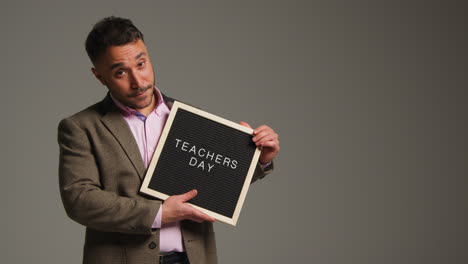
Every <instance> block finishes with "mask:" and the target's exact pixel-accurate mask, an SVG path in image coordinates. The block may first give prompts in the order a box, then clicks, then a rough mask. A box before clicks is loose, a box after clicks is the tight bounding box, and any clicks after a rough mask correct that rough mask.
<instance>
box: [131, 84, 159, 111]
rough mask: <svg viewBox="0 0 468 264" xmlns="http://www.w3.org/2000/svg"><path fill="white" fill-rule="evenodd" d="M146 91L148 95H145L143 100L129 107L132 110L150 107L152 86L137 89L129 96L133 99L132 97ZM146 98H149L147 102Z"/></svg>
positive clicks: (152, 98) (152, 93) (152, 95)
mask: <svg viewBox="0 0 468 264" xmlns="http://www.w3.org/2000/svg"><path fill="white" fill-rule="evenodd" d="M147 90H150V93H149V94H147V95H146V96H145V98H142V100H141V101H137V102H135V103H134V104H133V105H131V106H130V107H131V108H133V109H144V108H146V107H148V106H150V105H151V104H152V103H153V100H154V89H153V85H149V86H147V87H144V88H139V89H138V90H137V91H136V92H135V93H133V94H131V95H130V98H134V97H136V96H137V94H139V93H141V92H146V91H147ZM148 97H149V100H148ZM146 101H147V102H146ZM140 102H141V103H143V104H141V103H140Z"/></svg>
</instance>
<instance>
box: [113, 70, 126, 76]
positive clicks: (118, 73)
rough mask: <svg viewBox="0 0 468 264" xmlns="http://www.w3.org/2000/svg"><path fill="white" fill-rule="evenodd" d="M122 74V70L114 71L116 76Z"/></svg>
mask: <svg viewBox="0 0 468 264" xmlns="http://www.w3.org/2000/svg"><path fill="white" fill-rule="evenodd" d="M124 74H125V72H124V71H116V72H115V75H117V76H123V75H124Z"/></svg>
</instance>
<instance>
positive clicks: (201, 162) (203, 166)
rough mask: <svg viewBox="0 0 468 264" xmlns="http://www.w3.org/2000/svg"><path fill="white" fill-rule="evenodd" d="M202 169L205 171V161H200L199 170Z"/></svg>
mask: <svg viewBox="0 0 468 264" xmlns="http://www.w3.org/2000/svg"><path fill="white" fill-rule="evenodd" d="M200 167H202V169H203V170H205V163H204V162H203V161H200V164H198V166H197V169H198V168H200Z"/></svg>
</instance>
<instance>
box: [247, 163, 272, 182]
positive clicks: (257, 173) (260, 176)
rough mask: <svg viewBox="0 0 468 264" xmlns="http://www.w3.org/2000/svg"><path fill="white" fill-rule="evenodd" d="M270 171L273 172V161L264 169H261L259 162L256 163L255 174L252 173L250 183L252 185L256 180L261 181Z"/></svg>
mask: <svg viewBox="0 0 468 264" xmlns="http://www.w3.org/2000/svg"><path fill="white" fill-rule="evenodd" d="M272 171H273V161H272V162H271V163H270V164H269V165H268V166H266V167H265V168H262V166H261V165H260V162H257V166H256V167H255V172H254V175H253V176H252V181H251V182H250V183H251V184H252V183H254V182H256V181H257V180H260V179H263V177H265V176H266V175H268V174H270V173H271V172H272Z"/></svg>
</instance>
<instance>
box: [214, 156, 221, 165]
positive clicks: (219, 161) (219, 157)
mask: <svg viewBox="0 0 468 264" xmlns="http://www.w3.org/2000/svg"><path fill="white" fill-rule="evenodd" d="M222 157H223V155H220V154H217V155H216V159H215V162H216V163H218V164H221V158H222Z"/></svg>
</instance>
